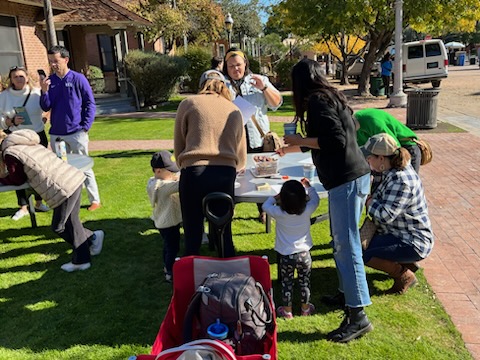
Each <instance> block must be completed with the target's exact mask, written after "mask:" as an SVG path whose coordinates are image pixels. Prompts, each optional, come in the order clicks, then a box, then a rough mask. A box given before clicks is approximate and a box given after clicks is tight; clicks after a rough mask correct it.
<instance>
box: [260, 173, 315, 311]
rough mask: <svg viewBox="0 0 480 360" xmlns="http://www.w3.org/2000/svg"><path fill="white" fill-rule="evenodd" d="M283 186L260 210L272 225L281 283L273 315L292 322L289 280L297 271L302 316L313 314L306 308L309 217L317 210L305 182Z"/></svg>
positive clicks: (310, 306)
mask: <svg viewBox="0 0 480 360" xmlns="http://www.w3.org/2000/svg"><path fill="white" fill-rule="evenodd" d="M301 181H302V182H301V183H300V182H299V181H297V180H289V181H287V182H285V183H284V184H283V186H282V189H281V190H280V193H279V194H278V195H276V196H274V197H269V198H268V199H267V200H266V201H265V203H264V204H263V206H262V208H263V211H265V212H266V213H267V214H268V215H270V216H271V217H272V218H274V219H275V221H276V234H275V251H276V252H277V253H278V254H279V256H278V259H279V272H280V273H279V278H280V279H281V283H282V302H283V306H279V307H278V309H277V314H278V316H280V317H283V318H285V319H292V318H293V314H292V298H293V279H294V276H295V269H297V275H298V282H299V285H300V299H301V302H302V306H301V313H302V316H307V315H311V314H313V313H314V311H315V307H314V306H313V304H310V302H309V300H310V274H311V271H312V258H311V256H310V249H311V248H312V236H311V235H310V216H311V215H312V214H313V212H314V211H315V210H316V209H317V207H318V203H319V201H320V200H319V198H318V194H317V192H316V191H315V188H313V187H311V186H310V183H309V181H308V180H307V179H305V178H304V179H302V180H301ZM305 189H306V190H305Z"/></svg>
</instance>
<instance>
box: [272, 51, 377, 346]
mask: <svg viewBox="0 0 480 360" xmlns="http://www.w3.org/2000/svg"><path fill="white" fill-rule="evenodd" d="M292 86H293V100H294V104H295V112H296V118H297V121H300V125H301V129H302V134H295V135H288V136H285V138H284V139H285V143H286V144H287V146H286V147H283V148H281V149H280V150H279V151H278V153H279V154H280V155H282V156H283V155H285V154H286V153H289V152H296V151H308V150H310V151H311V152H312V159H313V163H314V164H315V166H316V168H317V173H318V177H319V179H320V181H321V182H322V184H323V186H324V187H325V189H326V190H328V206H329V215H330V230H331V234H332V238H333V239H332V246H333V256H334V258H335V262H336V266H337V273H338V277H339V290H340V292H342V293H343V294H344V297H345V305H346V307H345V319H344V320H343V322H342V323H341V325H340V327H339V328H338V329H336V330H334V331H332V332H330V333H329V334H328V339H329V340H331V341H334V342H342V343H346V342H349V341H350V340H353V339H355V338H357V337H359V336H361V335H363V334H365V333H367V332H369V331H371V330H372V329H373V327H372V325H371V323H370V321H369V320H368V318H367V315H366V314H365V311H364V310H363V308H364V306H368V305H370V304H371V301H370V295H369V291H368V285H367V281H366V277H365V268H364V264H363V260H362V247H361V244H360V235H359V230H358V223H359V221H360V215H361V212H362V208H363V206H364V204H365V200H366V197H367V195H368V193H369V190H370V168H369V166H368V164H367V162H366V161H365V158H364V156H363V155H362V152H361V151H360V148H359V147H358V145H357V137H356V132H355V123H354V121H353V118H352V109H351V108H350V107H349V106H348V104H347V100H346V98H345V96H344V95H343V94H342V93H340V92H339V91H338V90H337V89H336V88H334V87H333V86H331V85H330V84H329V83H328V81H327V80H326V78H325V77H324V76H323V74H322V70H321V67H320V65H319V64H318V63H317V62H316V61H313V60H309V59H303V60H302V61H300V62H299V63H297V64H296V65H295V66H294V67H293V70H292ZM305 113H306V115H307V117H306V118H305Z"/></svg>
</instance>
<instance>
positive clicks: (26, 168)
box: [0, 129, 105, 272]
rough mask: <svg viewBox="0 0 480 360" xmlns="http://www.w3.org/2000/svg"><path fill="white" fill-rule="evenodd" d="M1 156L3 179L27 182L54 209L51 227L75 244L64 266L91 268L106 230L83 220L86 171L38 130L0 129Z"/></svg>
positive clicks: (68, 267) (74, 269)
mask: <svg viewBox="0 0 480 360" xmlns="http://www.w3.org/2000/svg"><path fill="white" fill-rule="evenodd" d="M1 139H3V141H2V142H1V151H0V152H1V158H2V161H4V164H0V166H2V167H6V170H7V173H6V176H5V177H3V178H0V183H2V184H6V185H22V184H24V183H25V182H28V183H29V185H30V186H31V187H32V189H33V190H35V191H36V192H37V193H38V194H39V195H40V196H41V197H42V198H43V199H45V201H46V202H47V204H48V206H49V207H50V208H51V209H53V217H52V230H53V231H54V232H55V233H56V234H58V235H59V236H60V237H61V238H62V239H63V240H65V241H66V242H67V243H69V244H70V245H72V248H73V254H72V261H71V262H68V263H66V264H63V265H62V266H61V269H62V270H64V271H66V272H72V271H82V270H87V269H88V268H90V266H91V263H90V261H91V260H90V256H91V255H98V254H100V252H101V251H102V247H103V239H104V235H105V234H104V233H103V231H102V230H97V231H94V232H92V231H91V230H89V229H87V228H85V227H83V224H82V222H81V221H80V201H81V194H82V186H83V181H84V180H85V175H84V174H83V172H81V171H80V170H78V169H77V168H75V167H73V166H71V165H69V164H68V163H66V162H65V161H63V160H61V159H59V158H58V157H57V156H56V155H55V153H54V152H52V151H51V150H48V149H47V148H45V147H44V146H42V145H40V137H39V136H38V134H37V133H36V132H35V131H32V130H29V129H23V130H18V131H15V132H13V133H11V134H9V135H8V136H5V133H4V132H3V131H2V130H0V141H1Z"/></svg>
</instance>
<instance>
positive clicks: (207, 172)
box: [174, 70, 247, 257]
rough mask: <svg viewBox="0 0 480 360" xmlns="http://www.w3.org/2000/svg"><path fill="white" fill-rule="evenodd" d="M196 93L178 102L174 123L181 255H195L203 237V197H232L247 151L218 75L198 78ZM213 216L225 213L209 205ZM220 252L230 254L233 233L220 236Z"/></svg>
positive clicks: (232, 252)
mask: <svg viewBox="0 0 480 360" xmlns="http://www.w3.org/2000/svg"><path fill="white" fill-rule="evenodd" d="M201 84H202V85H201V86H200V88H201V90H200V92H199V95H196V96H192V97H189V98H187V99H185V100H183V101H182V102H181V103H180V105H179V107H178V110H177V116H176V120H175V136H174V148H175V158H176V161H177V164H178V166H179V168H180V169H181V175H180V189H179V190H180V204H181V208H182V217H183V228H184V232H185V255H198V254H199V251H200V245H201V242H202V234H203V221H204V215H203V208H202V200H203V198H204V197H205V196H206V195H207V194H209V193H212V192H217V191H219V192H224V193H227V194H229V195H231V196H232V197H234V196H235V195H234V184H235V177H236V171H237V170H241V169H243V168H244V167H245V162H246V156H247V150H246V140H245V130H244V126H243V120H242V114H241V113H240V110H239V109H238V108H237V106H235V105H234V104H233V103H232V101H231V95H230V91H229V89H228V87H227V85H226V83H225V79H224V77H223V75H222V74H221V73H219V72H217V71H215V70H210V71H208V72H206V73H205V74H204V75H202V79H201ZM212 211H213V212H214V213H218V214H222V213H224V212H226V209H223V208H222V206H221V204H218V206H215V204H212ZM224 254H225V256H226V257H231V256H234V255H235V249H234V247H233V240H232V229H231V226H230V225H227V227H226V229H225V233H224Z"/></svg>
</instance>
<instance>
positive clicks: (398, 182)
mask: <svg viewBox="0 0 480 360" xmlns="http://www.w3.org/2000/svg"><path fill="white" fill-rule="evenodd" d="M368 213H369V214H370V216H372V218H373V219H374V221H375V223H376V224H377V225H378V232H379V233H380V234H392V235H394V236H395V237H397V238H399V239H400V241H402V242H404V243H406V244H410V245H413V247H414V248H415V250H416V252H417V253H418V254H419V255H420V256H421V257H422V258H426V257H427V256H428V255H429V254H430V252H431V251H432V248H433V242H434V240H433V232H432V226H431V223H430V218H429V217H428V208H427V201H426V199H425V194H424V191H423V185H422V181H421V180H420V178H419V176H418V174H417V173H416V172H415V170H414V169H413V167H412V166H411V165H408V166H407V167H406V168H405V169H403V170H396V169H391V170H389V171H387V172H385V173H384V177H383V180H382V182H381V183H380V185H379V186H378V187H377V189H376V190H375V192H374V193H373V194H372V202H371V203H370V207H369V209H368Z"/></svg>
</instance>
